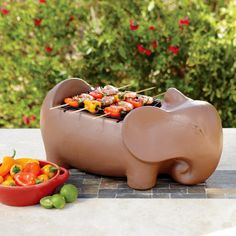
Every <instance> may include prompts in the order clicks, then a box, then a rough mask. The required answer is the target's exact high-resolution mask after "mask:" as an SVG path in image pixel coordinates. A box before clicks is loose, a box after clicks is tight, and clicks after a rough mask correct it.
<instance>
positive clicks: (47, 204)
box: [40, 196, 53, 209]
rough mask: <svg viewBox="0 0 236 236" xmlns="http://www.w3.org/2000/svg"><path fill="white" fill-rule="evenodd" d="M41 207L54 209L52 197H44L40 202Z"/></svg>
mask: <svg viewBox="0 0 236 236" xmlns="http://www.w3.org/2000/svg"><path fill="white" fill-rule="evenodd" d="M40 205H41V206H42V207H44V208H46V209H51V208H53V204H52V197H51V196H47V197H43V198H41V200H40Z"/></svg>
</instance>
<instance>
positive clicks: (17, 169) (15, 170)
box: [10, 164, 23, 177]
mask: <svg viewBox="0 0 236 236" xmlns="http://www.w3.org/2000/svg"><path fill="white" fill-rule="evenodd" d="M22 169H23V168H22V166H21V165H19V164H14V165H13V166H12V167H11V169H10V175H11V176H12V177H13V176H14V175H15V174H17V173H18V172H20V171H22Z"/></svg>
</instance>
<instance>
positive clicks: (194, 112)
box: [41, 79, 222, 189]
mask: <svg viewBox="0 0 236 236" xmlns="http://www.w3.org/2000/svg"><path fill="white" fill-rule="evenodd" d="M90 90H91V86H90V85H89V84H87V83H86V82H85V81H83V80H80V79H68V80H65V81H62V82H61V83H59V84H57V85H56V86H55V87H54V88H53V89H52V90H51V91H49V93H48V94H47V96H46V98H45V100H44V102H43V105H42V109H41V132H42V137H43V141H44V146H45V150H46V155H47V159H48V160H49V161H51V162H55V163H57V164H58V165H62V166H65V167H70V166H72V167H76V168H78V169H80V170H83V171H87V172H91V173H95V174H100V175H106V176H127V182H128V185H129V186H130V187H131V188H135V189H149V188H152V187H153V186H154V185H155V184H156V181H157V177H158V175H159V174H162V173H165V174H169V175H170V176H171V177H172V178H173V179H174V180H175V181H177V182H179V183H182V184H188V185H191V184H197V183H200V182H203V181H205V180H206V179H207V178H208V177H209V176H210V175H211V174H212V173H213V172H214V170H215V169H216V167H217V165H218V162H219V160H220V156H221V152H222V126H221V120H220V117H219V115H218V113H217V111H216V109H215V108H214V107H213V106H212V105H211V104H209V103H207V102H204V101H198V100H192V99H190V98H188V97H186V96H184V95H183V94H182V93H181V92H179V91H178V90H177V89H175V88H170V89H168V90H167V91H166V93H165V96H164V99H163V101H162V106H161V107H160V108H158V107H153V106H143V107H140V108H136V109H134V110H132V111H130V112H129V113H128V114H127V115H126V116H125V118H124V120H122V121H120V122H117V120H116V119H110V118H106V117H102V118H99V119H94V115H93V114H89V113H88V112H79V113H72V112H70V111H68V112H64V110H63V109H55V110H51V111H50V110H49V109H50V108H51V107H54V106H57V105H60V104H62V103H63V100H64V98H65V97H72V96H74V95H77V94H81V93H86V92H88V91H90Z"/></svg>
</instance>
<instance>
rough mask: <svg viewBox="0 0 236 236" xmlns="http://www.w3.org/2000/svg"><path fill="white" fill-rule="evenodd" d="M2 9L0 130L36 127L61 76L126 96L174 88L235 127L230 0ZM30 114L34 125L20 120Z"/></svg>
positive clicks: (21, 4) (55, 0) (20, 4)
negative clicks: (121, 90) (123, 89)
mask: <svg viewBox="0 0 236 236" xmlns="http://www.w3.org/2000/svg"><path fill="white" fill-rule="evenodd" d="M49 2H50V3H49ZM204 2H205V3H204ZM3 8H6V9H8V10H9V13H8V14H6V15H4V14H1V13H0V41H1V44H0V127H39V112H40V106H41V104H42V101H43V98H44V97H45V96H46V93H47V91H48V90H50V89H51V88H52V87H53V86H54V85H55V84H56V83H58V82H60V81H62V80H64V79H66V78H69V77H80V78H83V79H85V80H86V81H88V82H89V83H91V84H92V85H94V86H95V85H105V84H113V85H116V86H122V85H125V84H129V83H132V86H131V87H130V89H132V90H139V89H143V88H146V87H151V86H156V90H154V91H150V92H147V94H151V95H155V94H158V93H160V92H163V91H165V90H166V89H167V88H169V87H176V88H177V89H179V90H180V91H182V92H183V93H184V94H186V95H188V96H189V97H191V98H193V99H201V100H206V101H209V102H210V103H212V104H213V105H214V106H215V107H216V108H217V110H218V111H219V113H220V115H221V118H222V121H223V126H224V127H236V119H235V114H236V108H235V104H236V62H235V55H236V48H235V46H236V39H235V36H236V25H235V21H236V4H235V1H209V3H207V1H198V0H191V1H186V0H182V1H158V0H153V1H149V0H137V1H125V0H121V1H108V0H101V1H95V0H90V1H89V0H83V1H82V0H76V1H66V0H60V1H59V0H52V1H46V3H39V1H14V2H12V1H9V2H7V3H6V4H5V5H0V9H3ZM186 18H187V19H188V20H189V24H186V25H180V24H179V20H181V19H186ZM40 19H42V21H41V22H40V23H39V25H38V26H37V25H35V23H36V24H37V20H40ZM35 20H36V21H35ZM130 20H132V21H134V22H131V26H132V25H134V26H135V25H136V24H137V25H138V28H137V29H136V30H132V29H131V28H132V27H131V28H130ZM150 26H154V27H155V29H154V30H150V29H149V27H150ZM154 40H156V42H157V47H153V44H152V42H153V41H154ZM138 45H142V48H144V51H142V50H141V51H140V48H139V49H138ZM170 46H175V47H177V48H179V51H178V53H176V54H174V53H173V52H172V51H170V48H169V47H170ZM50 48H51V49H52V51H50ZM145 50H150V51H151V55H146V53H145V52H146V51H145ZM32 115H35V116H36V120H35V121H32V122H28V123H27V122H25V121H23V119H22V117H23V116H28V117H30V116H32Z"/></svg>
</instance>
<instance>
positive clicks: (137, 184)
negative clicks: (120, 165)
mask: <svg viewBox="0 0 236 236" xmlns="http://www.w3.org/2000/svg"><path fill="white" fill-rule="evenodd" d="M157 175H158V166H157V165H154V164H152V165H149V164H144V163H142V164H139V166H136V165H134V166H133V167H131V168H130V169H129V170H128V171H127V184H128V186H129V187H131V188H134V189H140V190H145V189H150V188H152V187H154V186H155V185H156V181H157Z"/></svg>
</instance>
